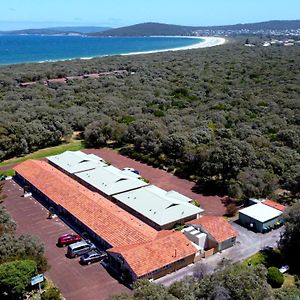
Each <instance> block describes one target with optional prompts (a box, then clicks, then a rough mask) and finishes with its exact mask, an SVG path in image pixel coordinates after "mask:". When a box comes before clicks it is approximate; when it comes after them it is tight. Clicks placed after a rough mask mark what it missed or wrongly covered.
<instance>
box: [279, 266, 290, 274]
mask: <svg viewBox="0 0 300 300" xmlns="http://www.w3.org/2000/svg"><path fill="white" fill-rule="evenodd" d="M289 269H290V267H289V266H288V265H285V266H282V267H281V268H280V269H279V272H280V273H282V274H284V273H286V272H287V271H288V270H289Z"/></svg>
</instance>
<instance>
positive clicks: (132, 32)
mask: <svg viewBox="0 0 300 300" xmlns="http://www.w3.org/2000/svg"><path fill="white" fill-rule="evenodd" d="M293 29H300V20H295V21H268V22H260V23H249V24H236V25H224V26H180V25H171V24H162V23H142V24H136V25H132V26H126V27H121V28H116V29H110V30H106V31H103V32H98V33H92V34H91V35H95V36H151V35H164V36H167V35H194V34H195V32H196V31H217V30H223V31H230V30H235V31H238V30H249V31H258V30H293Z"/></svg>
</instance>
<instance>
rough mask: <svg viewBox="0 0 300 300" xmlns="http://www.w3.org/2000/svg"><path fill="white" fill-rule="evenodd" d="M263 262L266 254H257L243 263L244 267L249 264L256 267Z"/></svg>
mask: <svg viewBox="0 0 300 300" xmlns="http://www.w3.org/2000/svg"><path fill="white" fill-rule="evenodd" d="M265 262H266V254H264V253H262V252H257V253H256V254H254V255H252V256H251V257H249V258H248V259H246V260H245V261H244V262H243V263H244V264H246V265H248V264H251V265H252V266H257V265H259V264H263V263H265Z"/></svg>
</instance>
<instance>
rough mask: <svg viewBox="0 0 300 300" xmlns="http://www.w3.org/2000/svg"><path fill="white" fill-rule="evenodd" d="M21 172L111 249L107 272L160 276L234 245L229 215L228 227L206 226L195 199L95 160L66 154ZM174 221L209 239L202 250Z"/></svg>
mask: <svg viewBox="0 0 300 300" xmlns="http://www.w3.org/2000/svg"><path fill="white" fill-rule="evenodd" d="M15 171H16V175H15V177H14V179H15V181H16V182H17V183H18V184H20V185H21V186H23V187H24V188H25V187H26V190H28V191H30V192H31V193H32V194H33V196H34V197H35V198H36V199H37V200H38V201H39V202H40V203H42V204H43V205H44V206H45V207H46V208H47V209H49V210H50V211H51V212H54V213H56V214H57V215H58V216H59V217H60V218H61V219H62V220H63V221H65V222H66V223H67V224H70V225H72V226H73V227H74V228H76V230H77V231H78V232H80V233H81V235H84V234H83V233H85V235H86V236H88V238H89V239H91V240H92V241H93V242H94V243H95V244H96V245H97V246H98V247H99V248H100V249H102V250H106V251H107V253H108V257H109V258H108V268H110V269H111V270H112V271H114V272H115V273H116V274H118V276H119V277H120V278H122V279H123V280H125V281H128V282H131V281H134V280H137V279H139V278H148V279H157V278H159V277H162V276H164V275H166V274H168V273H171V272H174V271H176V270H179V269H181V268H183V267H185V266H188V265H190V264H192V263H194V262H195V261H198V260H199V259H201V257H203V256H204V254H205V251H206V250H207V249H208V248H209V247H210V246H211V245H212V247H213V249H214V250H213V253H214V252H217V251H220V250H221V249H223V248H225V247H227V246H230V245H233V244H234V234H233V232H231V233H232V236H231V235H230V232H229V231H230V230H229V229H230V225H229V223H227V222H226V221H225V220H224V219H223V218H221V219H223V220H224V222H226V223H224V222H222V221H221V219H220V220H219V221H218V220H217V221H216V219H214V221H213V222H212V223H213V225H211V226H208V225H207V224H206V225H205V224H202V221H204V220H206V217H205V216H203V217H202V212H203V210H202V209H201V208H199V207H197V206H195V205H193V204H191V203H190V202H191V199H189V198H188V197H186V196H184V195H182V194H180V193H177V192H175V191H165V190H162V189H160V188H158V187H155V186H153V185H149V184H147V183H145V182H144V181H142V180H141V179H140V177H139V175H137V174H135V173H133V172H131V171H128V170H119V169H117V168H115V167H113V166H109V165H108V164H107V163H106V162H105V161H104V160H103V159H101V158H99V157H97V156H95V155H88V154H85V153H83V152H80V151H76V152H70V151H67V152H65V153H63V154H61V155H58V156H55V157H50V158H48V162H45V161H38V160H27V161H25V162H23V163H21V164H19V165H17V166H16V167H15ZM198 220H202V221H199V222H198ZM188 222H191V223H189V224H188ZM175 224H176V225H177V224H180V225H184V224H186V225H185V226H186V227H187V226H193V227H194V228H195V229H196V230H197V231H198V232H199V233H200V232H201V233H203V234H204V235H206V241H205V242H204V244H203V245H202V244H201V245H199V243H198V242H197V241H196V242H195V239H194V238H193V237H191V235H190V234H186V233H185V232H181V231H175V230H172V228H173V226H174V225H175ZM227 225H228V226H227ZM220 226H222V227H226V228H227V232H226V233H225V231H226V230H223V231H222V233H221V235H222V238H223V240H222V238H220V236H219V235H218V234H217V233H216V231H217V228H218V227H219V228H220ZM228 228H229V229H228ZM229 239H231V240H230V242H228V240H229ZM211 241H216V243H217V244H216V245H215V244H214V243H213V242H211ZM202 246H203V247H202ZM201 247H202V248H201Z"/></svg>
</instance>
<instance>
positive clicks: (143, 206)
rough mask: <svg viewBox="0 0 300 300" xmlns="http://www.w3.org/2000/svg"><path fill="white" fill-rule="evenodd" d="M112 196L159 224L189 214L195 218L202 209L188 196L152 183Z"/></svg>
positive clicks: (161, 224) (179, 218)
mask: <svg viewBox="0 0 300 300" xmlns="http://www.w3.org/2000/svg"><path fill="white" fill-rule="evenodd" d="M114 198H115V199H117V200H118V201H120V202H122V203H123V204H125V205H126V206H128V207H130V208H132V209H133V210H135V211H136V212H138V213H140V214H141V215H143V216H145V217H146V218H147V219H149V220H151V221H153V222H154V223H156V224H158V225H160V226H163V225H166V224H169V223H172V222H176V221H179V220H181V219H184V218H187V217H190V216H195V218H196V216H197V214H200V213H202V212H203V211H204V210H203V209H201V208H199V207H197V206H195V205H193V204H190V203H189V201H188V199H189V198H188V197H185V196H183V195H181V194H179V193H177V192H174V191H171V192H167V191H165V190H163V189H160V188H158V187H156V186H154V185H149V186H146V187H144V188H141V189H137V190H133V191H129V192H126V193H122V194H119V195H115V196H114Z"/></svg>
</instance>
